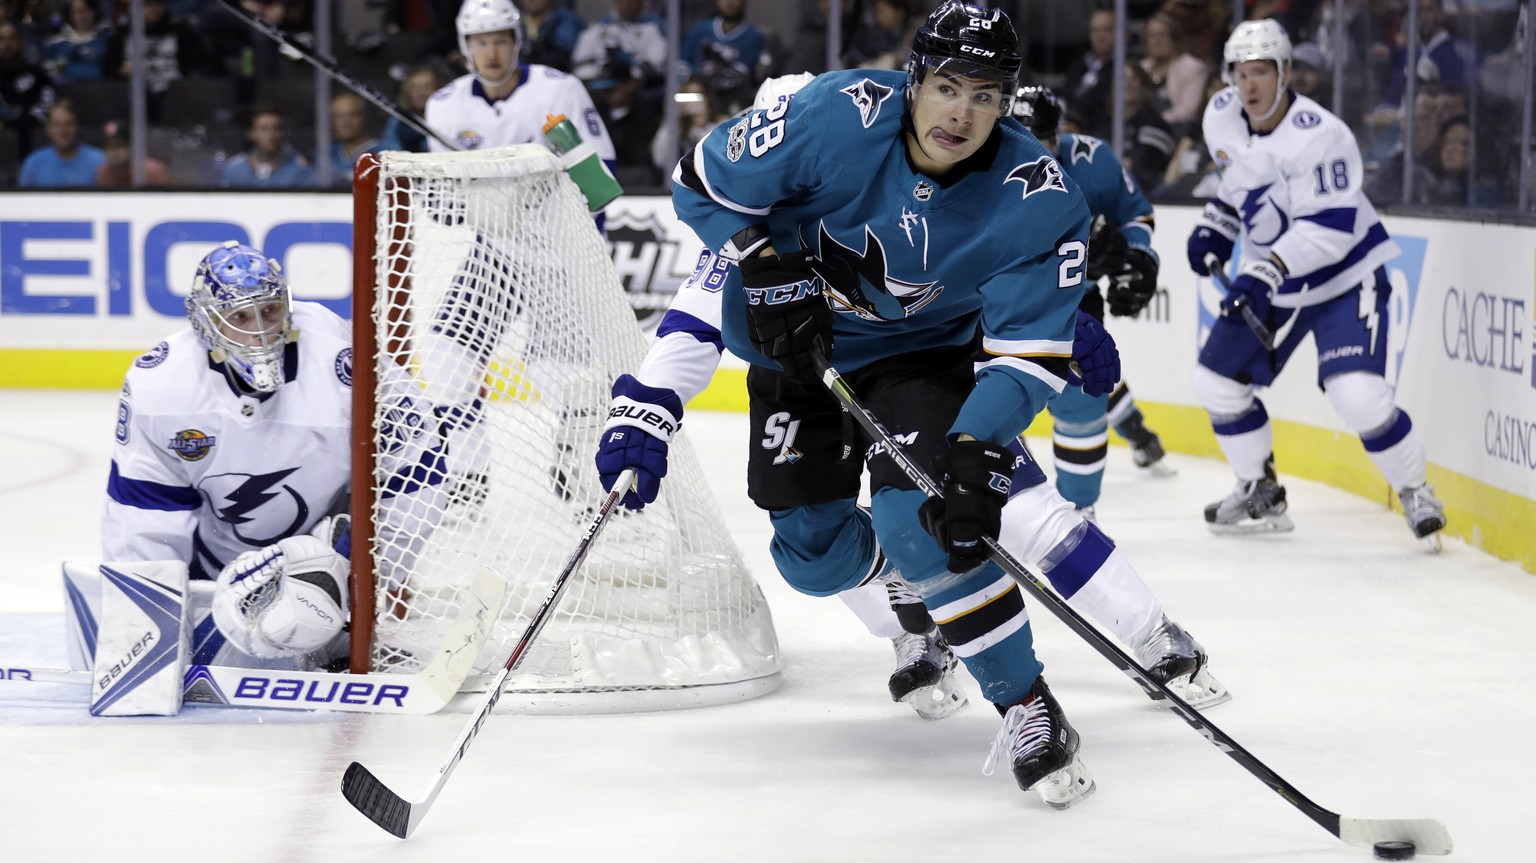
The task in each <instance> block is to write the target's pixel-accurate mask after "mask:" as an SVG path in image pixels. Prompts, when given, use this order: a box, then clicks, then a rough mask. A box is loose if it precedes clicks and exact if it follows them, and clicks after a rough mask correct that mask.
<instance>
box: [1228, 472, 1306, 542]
mask: <svg viewBox="0 0 1536 863" xmlns="http://www.w3.org/2000/svg"><path fill="white" fill-rule="evenodd" d="M1285 510H1286V502H1285V486H1283V485H1281V484H1280V483H1279V482H1277V481H1276V480H1275V478H1274V476H1273V475H1270V476H1265V477H1264V478H1263V479H1250V480H1238V481H1237V485H1236V486H1235V487H1234V488H1233V489H1232V493H1231V494H1229V495H1227V496H1226V497H1225V498H1222V499H1221V500H1219V501H1217V502H1215V503H1213V504H1211V505H1210V506H1208V507H1206V508H1205V526H1206V527H1208V528H1210V529H1211V532H1212V533H1265V532H1283V531H1289V530H1295V529H1296V525H1294V524H1292V523H1291V517H1290V516H1288V515H1286V514H1285Z"/></svg>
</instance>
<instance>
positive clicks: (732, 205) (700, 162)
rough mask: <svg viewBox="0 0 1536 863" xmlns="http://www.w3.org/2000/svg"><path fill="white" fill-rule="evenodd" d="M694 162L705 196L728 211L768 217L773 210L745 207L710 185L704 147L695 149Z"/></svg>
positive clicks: (694, 170) (695, 172)
mask: <svg viewBox="0 0 1536 863" xmlns="http://www.w3.org/2000/svg"><path fill="white" fill-rule="evenodd" d="M692 161H693V174H694V176H695V177H696V178H697V179H698V181H699V183H700V184H701V185H702V186H703V187H704V190H703V191H704V194H706V195H708V196H709V198H710V200H712V201H714V202H715V203H717V204H719V205H720V206H722V207H725V208H726V209H728V210H735V211H736V212H738V213H745V214H747V215H749V216H766V215H768V211H769V210H771V209H773V208H772V207H763V208H761V209H759V208H756V207H747V206H743V205H741V204H738V203H736V202H735V201H732V200H731V199H729V198H727V197H725V196H723V195H721V194H719V193H718V192H716V191H715V189H714V187H713V186H711V185H710V183H709V175H708V172H707V169H706V168H705V160H704V148H703V147H694V148H693V160H692ZM679 167H681V166H679ZM685 185H686V184H685Z"/></svg>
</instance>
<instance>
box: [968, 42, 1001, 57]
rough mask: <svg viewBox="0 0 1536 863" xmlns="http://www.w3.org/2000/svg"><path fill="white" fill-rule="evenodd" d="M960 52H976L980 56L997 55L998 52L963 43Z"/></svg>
mask: <svg viewBox="0 0 1536 863" xmlns="http://www.w3.org/2000/svg"><path fill="white" fill-rule="evenodd" d="M960 53H962V54H976V55H977V56H980V57H996V56H997V52H996V51H988V50H987V49H985V48H977V47H976V46H975V45H961V46H960Z"/></svg>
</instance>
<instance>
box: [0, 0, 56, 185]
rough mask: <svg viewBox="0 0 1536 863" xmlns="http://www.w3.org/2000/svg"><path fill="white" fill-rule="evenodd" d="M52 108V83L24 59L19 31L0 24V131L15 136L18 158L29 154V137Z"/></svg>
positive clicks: (39, 68) (31, 139)
mask: <svg viewBox="0 0 1536 863" xmlns="http://www.w3.org/2000/svg"><path fill="white" fill-rule="evenodd" d="M52 104H53V79H52V78H50V77H49V76H48V72H47V70H46V69H44V68H43V66H42V64H40V63H37V62H35V61H33V60H29V59H28V58H27V53H26V43H25V42H24V41H23V39H22V35H21V28H19V27H17V26H16V24H15V23H13V22H11V21H0V130H10V131H11V132H12V133H14V134H15V136H16V148H17V152H16V155H17V156H18V157H19V158H23V159H24V158H26V157H27V154H28V153H31V152H32V147H33V146H34V144H35V140H34V137H33V136H34V135H35V134H36V132H37V130H38V128H40V127H41V126H42V125H43V124H44V123H45V122H47V118H46V116H45V115H46V113H47V111H48V106H49V105H52ZM7 173H9V170H7Z"/></svg>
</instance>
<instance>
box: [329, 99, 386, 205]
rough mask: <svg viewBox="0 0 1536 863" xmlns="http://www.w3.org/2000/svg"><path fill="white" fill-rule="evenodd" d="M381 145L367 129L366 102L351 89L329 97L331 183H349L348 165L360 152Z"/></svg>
mask: <svg viewBox="0 0 1536 863" xmlns="http://www.w3.org/2000/svg"><path fill="white" fill-rule="evenodd" d="M381 149H383V146H382V144H381V143H380V141H379V139H378V138H375V137H374V136H373V135H371V134H369V132H368V104H367V103H366V102H364V101H363V97H361V96H359V95H357V94H356V93H354V92H352V91H351V90H343V91H342V92H340V93H337V94H336V95H335V96H332V97H331V185H332V186H339V187H349V186H351V185H352V166H353V165H354V164H356V163H357V160H358V157H360V156H362V155H363V154H364V153H377V152H378V151H379V150H381Z"/></svg>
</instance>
